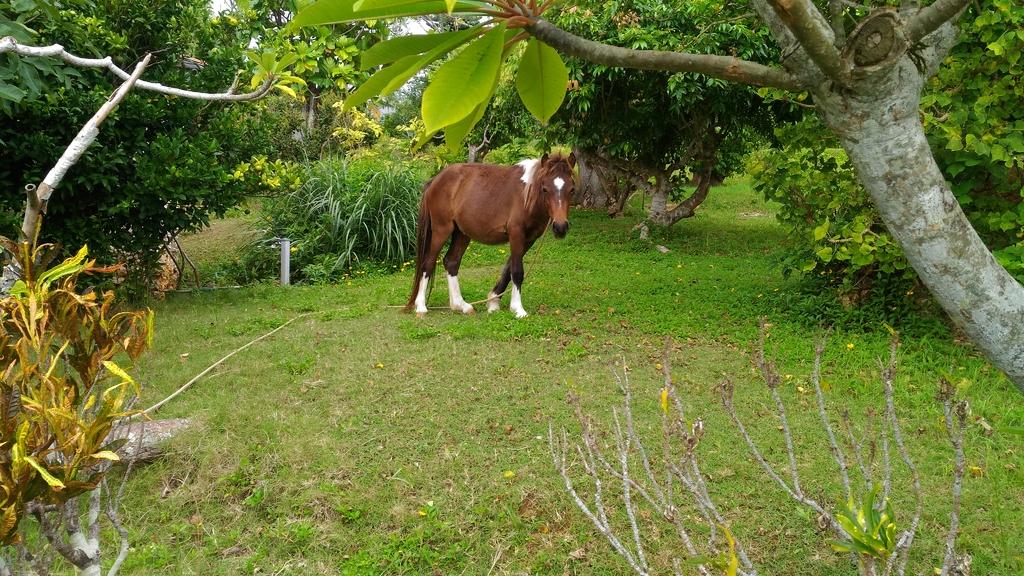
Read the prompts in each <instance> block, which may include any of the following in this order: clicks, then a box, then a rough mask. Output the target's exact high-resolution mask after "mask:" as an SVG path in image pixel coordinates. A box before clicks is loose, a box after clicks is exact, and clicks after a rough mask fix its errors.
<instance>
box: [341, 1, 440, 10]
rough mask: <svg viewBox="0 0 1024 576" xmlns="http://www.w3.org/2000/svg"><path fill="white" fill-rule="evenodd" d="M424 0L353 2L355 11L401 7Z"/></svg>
mask: <svg viewBox="0 0 1024 576" xmlns="http://www.w3.org/2000/svg"><path fill="white" fill-rule="evenodd" d="M422 2H423V0H355V2H353V3H352V11H353V12H357V13H358V12H365V11H367V10H379V9H384V8H392V9H393V8H400V7H402V6H408V5H410V4H420V3H422Z"/></svg>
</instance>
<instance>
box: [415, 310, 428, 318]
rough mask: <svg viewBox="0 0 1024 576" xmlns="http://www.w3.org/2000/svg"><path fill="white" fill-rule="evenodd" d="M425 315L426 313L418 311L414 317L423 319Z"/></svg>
mask: <svg viewBox="0 0 1024 576" xmlns="http://www.w3.org/2000/svg"><path fill="white" fill-rule="evenodd" d="M426 315H427V312H426V311H423V312H419V311H417V312H416V317H417V318H423V317H424V316H426Z"/></svg>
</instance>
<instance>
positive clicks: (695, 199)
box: [647, 129, 722, 227]
mask: <svg viewBox="0 0 1024 576" xmlns="http://www.w3.org/2000/svg"><path fill="white" fill-rule="evenodd" d="M721 138H722V135H721V134H716V133H715V131H714V130H713V129H708V130H706V131H705V132H704V135H703V137H702V142H701V143H700V145H699V146H700V150H699V152H698V154H699V155H698V156H697V163H696V168H695V172H696V175H695V176H694V184H696V188H695V189H694V191H693V194H690V195H689V196H688V197H687V198H686V199H685V200H683V201H682V202H680V203H679V204H676V205H675V206H674V207H672V208H669V207H668V193H669V191H670V190H671V188H672V187H671V186H670V185H669V178H671V175H670V174H658V175H657V176H656V178H657V185H656V186H655V188H654V193H653V194H652V195H651V209H650V211H649V212H648V214H647V221H648V222H650V223H651V224H656V225H658V226H665V227H668V226H671V225H673V224H675V223H676V222H679V221H680V220H682V219H683V218H691V217H692V216H693V215H694V214H696V213H697V207H698V206H700V205H701V204H702V203H703V202H704V200H706V199H707V197H708V192H709V191H710V190H711V185H712V184H713V183H714V182H715V178H714V174H713V173H714V169H715V158H716V155H715V153H716V151H717V150H718V143H719V142H720V141H721Z"/></svg>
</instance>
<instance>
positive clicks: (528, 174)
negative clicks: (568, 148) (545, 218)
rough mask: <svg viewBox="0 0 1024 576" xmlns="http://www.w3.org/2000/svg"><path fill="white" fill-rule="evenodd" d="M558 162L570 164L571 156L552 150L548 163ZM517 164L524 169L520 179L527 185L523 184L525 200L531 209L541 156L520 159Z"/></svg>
mask: <svg viewBox="0 0 1024 576" xmlns="http://www.w3.org/2000/svg"><path fill="white" fill-rule="evenodd" d="M558 162H565V163H567V164H568V163H569V156H567V155H566V154H564V153H562V152H552V153H550V154H548V162H547V163H548V164H549V165H551V164H557V163H558ZM516 166H519V167H520V168H522V169H523V175H522V177H520V180H522V181H523V184H525V186H523V202H524V203H525V204H526V207H527V209H529V208H530V206H531V205H532V204H533V200H534V198H533V197H534V196H536V193H535V192H534V188H536V186H534V184H535V183H536V181H537V176H538V172H539V170H540V166H541V162H540V158H527V159H525V160H520V161H519V162H517V163H516Z"/></svg>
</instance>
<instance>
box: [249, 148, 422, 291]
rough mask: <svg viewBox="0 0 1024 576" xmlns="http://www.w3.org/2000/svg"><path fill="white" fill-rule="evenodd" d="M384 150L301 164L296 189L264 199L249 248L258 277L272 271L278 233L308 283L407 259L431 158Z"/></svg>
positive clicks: (300, 278)
mask: <svg viewBox="0 0 1024 576" xmlns="http://www.w3.org/2000/svg"><path fill="white" fill-rule="evenodd" d="M389 156H390V154H389V155H388V156H384V155H383V154H379V153H376V152H374V151H367V152H363V153H362V154H360V155H359V156H357V157H355V158H351V159H342V158H326V159H323V160H319V161H317V162H313V163H311V164H308V165H306V166H305V167H304V170H303V171H304V174H303V175H302V177H301V178H302V180H303V184H302V185H301V186H300V187H299V188H298V189H296V190H294V191H292V192H289V193H286V194H283V195H281V196H278V197H273V198H269V199H266V200H265V201H264V202H263V205H262V208H261V217H262V218H263V220H264V222H265V226H264V227H265V229H266V232H265V235H264V236H263V238H261V239H260V240H259V241H258V242H257V243H256V244H254V245H252V246H250V247H249V248H248V249H247V251H246V252H247V253H246V260H247V263H248V266H249V267H250V269H251V270H253V272H254V273H255V275H256V276H262V277H269V276H272V275H273V270H275V269H276V262H277V256H276V254H277V252H276V248H274V246H273V244H274V242H273V240H274V239H275V238H278V237H287V238H289V239H291V242H292V269H293V270H295V271H296V273H297V276H298V278H297V279H298V280H306V281H309V282H330V281H335V280H338V279H339V278H340V277H341V276H342V275H343V274H344V273H346V272H349V271H350V270H351V269H352V268H353V267H357V266H366V265H373V264H395V263H399V262H404V261H406V260H409V259H411V258H412V257H413V255H414V254H415V245H416V218H417V215H418V213H419V203H420V194H421V190H422V187H423V183H424V182H425V181H426V179H427V174H428V173H429V171H430V164H429V160H410V159H405V160H402V161H396V160H393V159H391V158H390V157H389Z"/></svg>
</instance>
